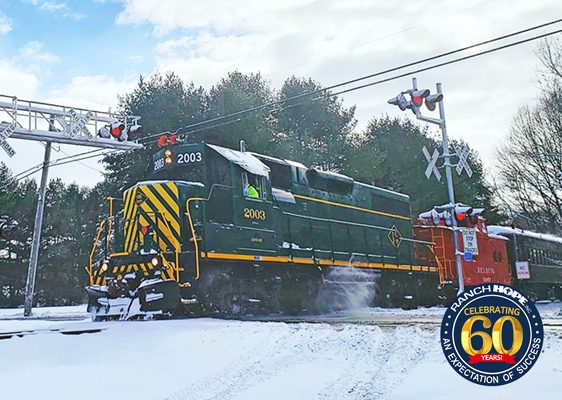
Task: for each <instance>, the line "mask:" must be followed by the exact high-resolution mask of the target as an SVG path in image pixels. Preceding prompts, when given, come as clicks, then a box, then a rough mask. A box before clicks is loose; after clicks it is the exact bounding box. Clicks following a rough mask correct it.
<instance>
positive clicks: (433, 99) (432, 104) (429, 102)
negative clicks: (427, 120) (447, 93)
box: [425, 93, 443, 111]
mask: <svg viewBox="0 0 562 400" xmlns="http://www.w3.org/2000/svg"><path fill="white" fill-rule="evenodd" d="M441 100H443V94H442V93H437V94H432V95H429V96H427V97H426V98H425V106H426V107H427V109H428V110H429V111H434V110H435V108H436V107H437V103H439V102H440V101H441Z"/></svg>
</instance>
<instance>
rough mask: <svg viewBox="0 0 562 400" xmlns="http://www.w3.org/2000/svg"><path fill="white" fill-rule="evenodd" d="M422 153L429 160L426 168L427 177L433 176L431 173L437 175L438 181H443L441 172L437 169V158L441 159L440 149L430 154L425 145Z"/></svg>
mask: <svg viewBox="0 0 562 400" xmlns="http://www.w3.org/2000/svg"><path fill="white" fill-rule="evenodd" d="M422 153H423V155H424V157H425V159H426V160H427V168H426V169H425V177H426V178H427V179H429V178H431V174H432V173H433V175H435V178H436V179H437V181H441V173H440V172H439V169H437V165H436V164H437V160H439V150H437V149H435V150H433V154H432V155H429V151H428V150H427V148H426V147H425V146H423V148H422Z"/></svg>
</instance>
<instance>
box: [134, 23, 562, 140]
mask: <svg viewBox="0 0 562 400" xmlns="http://www.w3.org/2000/svg"><path fill="white" fill-rule="evenodd" d="M560 22H562V19H561V18H559V19H556V20H553V21H550V22H546V23H544V24H539V25H535V26H532V27H530V28H527V29H522V30H519V31H516V32H512V33H509V34H506V35H502V36H498V37H495V38H493V39H489V40H485V41H482V42H478V43H474V44H472V45H469V46H465V47H461V48H458V49H455V50H451V51H447V52H445V53H441V54H438V55H435V56H431V57H427V58H423V59H420V60H417V61H413V62H410V63H406V64H402V65H400V66H397V67H393V68H389V69H386V70H382V71H379V72H376V73H373V74H369V75H365V76H361V77H359V78H355V79H351V80H348V81H345V82H341V83H338V84H335V85H331V86H328V87H325V88H322V89H318V90H314V91H310V92H306V93H301V94H299V95H296V96H292V97H289V98H287V99H283V100H278V101H273V102H269V103H266V104H262V105H259V106H255V107H251V108H247V109H244V110H240V111H236V112H233V113H230V114H227V115H223V116H220V117H215V118H211V119H207V120H205V121H200V122H196V123H193V124H188V125H184V126H182V127H180V128H179V129H178V131H181V130H184V129H190V128H195V127H199V126H201V125H205V124H210V123H213V122H218V121H222V120H224V119H227V118H232V117H236V116H240V115H244V114H248V113H251V112H255V111H259V110H263V109H266V108H268V107H272V106H276V105H282V104H284V103H287V102H290V101H292V100H297V99H300V98H303V97H309V96H312V95H315V94H319V93H324V92H327V91H329V90H332V89H335V88H338V87H342V86H347V85H350V84H352V83H356V82H359V81H363V80H366V79H370V78H374V77H377V76H381V75H385V74H388V73H391V72H395V71H398V70H401V69H404V68H408V67H412V66H415V65H418V64H423V63H426V62H429V61H433V60H436V59H439V58H443V57H447V56H450V55H453V54H457V53H460V52H464V51H467V50H470V49H474V48H477V47H481V46H484V45H487V44H491V43H495V42H498V41H501V40H505V39H508V38H511V37H514V36H518V35H522V34H524V33H528V32H531V31H534V30H537V29H541V28H544V27H547V26H550V25H554V24H558V23H560ZM559 32H560V31H559V30H558V31H554V32H549V33H546V34H543V35H539V36H535V37H533V38H529V39H525V40H522V41H518V42H514V43H510V44H508V45H505V46H500V47H498V48H494V49H491V50H487V51H485V52H481V53H475V54H473V55H471V57H462V58H460V59H456V60H452V61H451V62H447V63H441V64H437V65H434V66H430V67H427V68H426V69H422V71H426V70H429V69H433V68H438V67H441V66H444V65H447V64H452V63H454V62H459V61H463V60H465V59H467V58H473V57H477V56H479V55H483V54H488V53H491V52H494V51H498V50H502V49H505V48H507V47H512V46H515V45H518V44H522V43H526V42H529V41H532V40H537V39H540V38H543V37H546V36H550V35H553V34H556V33H559ZM417 72H418V71H417V70H416V71H411V72H408V73H407V74H403V75H400V76H399V77H403V76H405V75H410V74H413V73H417ZM394 79H398V78H394ZM388 80H392V79H388ZM388 80H384V82H387V81H388ZM380 83H382V82H380ZM374 84H376V83H372V84H367V85H361V86H356V87H355V88H352V89H348V90H343V91H341V92H338V93H334V95H337V94H341V93H347V92H350V91H352V90H358V89H361V88H363V87H368V86H372V85H374ZM237 121H238V120H236V121H233V122H237ZM211 128H212V126H211V127H207V128H206V129H211ZM198 131H199V130H198ZM187 133H189V132H187ZM156 136H158V135H152V136H148V137H146V138H143V139H141V140H140V141H141V142H145V141H148V140H149V139H152V138H154V137H156Z"/></svg>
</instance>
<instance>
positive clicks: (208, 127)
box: [180, 29, 562, 135]
mask: <svg viewBox="0 0 562 400" xmlns="http://www.w3.org/2000/svg"><path fill="white" fill-rule="evenodd" d="M561 32H562V29H559V30H557V31H553V32H548V33H545V34H542V35H538V36H534V37H531V38H527V39H523V40H520V41H517V42H513V43H509V44H506V45H503V46H499V47H495V48H493V49H489V50H485V51H481V52H478V53H474V54H470V55H468V56H464V57H459V58H456V59H453V60H449V61H445V62H442V63H439V64H434V65H430V66H428V67H424V68H420V69H417V70H412V71H408V72H405V73H402V74H399V75H394V76H391V77H388V78H385V79H381V80H378V81H375V82H369V83H367V84H364V85H359V86H354V87H351V88H349V89H345V90H341V91H339V92H335V93H329V94H327V95H326V96H322V95H320V96H317V97H313V98H311V99H306V100H305V101H301V102H298V103H294V104H289V105H286V106H282V107H280V108H278V109H275V110H273V111H281V110H286V109H288V108H292V107H296V106H299V105H302V104H305V103H308V102H310V101H317V100H319V99H322V98H325V97H328V98H329V97H334V96H338V95H341V94H344V93H348V92H351V91H355V90H359V89H364V88H366V87H370V86H375V85H379V84H382V83H385V82H389V81H393V80H396V79H400V78H403V77H406V76H410V75H413V74H417V73H420V72H425V71H429V70H431V69H435V68H440V67H443V66H446V65H449V64H455V63H458V62H460V61H465V60H468V59H471V58H475V57H479V56H482V55H485V54H489V53H493V52H496V51H499V50H504V49H506V48H509V47H513V46H517V45H520V44H523V43H527V42H530V41H533V40H537V39H541V38H544V37H547V36H551V35H554V34H556V33H561ZM358 80H360V79H358ZM358 80H355V82H357V81H358ZM340 86H342V85H341V84H340ZM332 87H333V86H332ZM325 90H328V88H326V89H322V90H317V91H314V92H309V93H306V94H304V95H299V96H294V97H292V98H289V99H286V100H283V102H288V101H290V100H292V99H297V98H300V97H304V96H310V95H311V94H315V93H322V92H324V91H325ZM278 103H281V102H278ZM268 105H269V104H268ZM268 105H264V106H263V107H266V106H268ZM254 108H257V109H259V108H262V106H260V107H259V108H258V107H254ZM244 113H246V110H244ZM237 114H238V115H239V114H242V113H241V112H239V113H234V114H232V116H234V115H237ZM250 116H251V115H250ZM250 116H245V117H238V118H236V119H234V120H229V121H226V122H223V123H219V124H214V125H211V126H205V127H202V128H198V129H195V130H188V131H186V132H185V133H184V134H186V135H187V134H190V133H196V132H200V131H204V130H208V129H213V128H216V127H219V126H224V125H228V124H231V123H235V122H239V121H241V120H243V119H246V118H249V117H250ZM225 117H227V116H225ZM221 118H222V117H221ZM197 125H199V123H198V124H193V125H192V126H197ZM180 129H182V128H180ZM184 129H185V128H184Z"/></svg>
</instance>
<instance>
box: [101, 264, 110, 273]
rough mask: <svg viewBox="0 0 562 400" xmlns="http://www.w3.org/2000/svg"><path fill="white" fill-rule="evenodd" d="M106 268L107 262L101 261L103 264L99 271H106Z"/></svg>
mask: <svg viewBox="0 0 562 400" xmlns="http://www.w3.org/2000/svg"><path fill="white" fill-rule="evenodd" d="M108 268H109V266H108V265H107V263H103V264H102V265H101V271H102V272H105V271H107V269H108Z"/></svg>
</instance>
